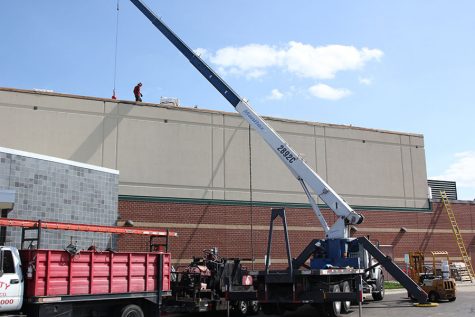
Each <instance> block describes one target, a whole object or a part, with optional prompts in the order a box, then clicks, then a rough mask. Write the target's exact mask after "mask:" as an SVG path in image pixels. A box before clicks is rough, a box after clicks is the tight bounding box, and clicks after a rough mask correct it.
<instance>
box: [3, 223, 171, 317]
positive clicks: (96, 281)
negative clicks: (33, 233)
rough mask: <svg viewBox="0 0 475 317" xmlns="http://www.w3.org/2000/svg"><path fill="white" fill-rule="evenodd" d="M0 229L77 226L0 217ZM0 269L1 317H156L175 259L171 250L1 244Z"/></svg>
mask: <svg viewBox="0 0 475 317" xmlns="http://www.w3.org/2000/svg"><path fill="white" fill-rule="evenodd" d="M1 221H3V222H5V221H7V222H8V224H5V223H2V222H1ZM21 224H22V225H21ZM1 225H9V226H11V225H16V226H23V227H24V228H31V227H34V226H36V227H37V228H40V229H41V228H43V229H44V228H47V229H59V228H57V227H58V226H69V228H70V229H67V228H66V227H61V230H75V229H72V227H77V226H78V225H71V224H61V223H46V222H45V223H38V222H33V221H28V220H21V221H20V220H18V221H17V222H15V220H12V219H8V220H6V219H1V220H0V226H1ZM55 226H56V227H55ZM87 227H88V231H96V230H93V229H100V230H109V229H110V230H113V231H114V233H136V234H146V235H150V236H166V237H168V236H169V235H175V234H174V233H171V232H167V231H163V232H160V231H149V230H143V231H142V232H141V233H138V232H135V231H136V230H140V229H128V228H118V227H106V226H87ZM108 228H109V229H108ZM132 230H135V231H134V232H132ZM81 231H83V230H81ZM117 231H122V232H117ZM126 231H127V232H126ZM96 232H97V231H96ZM99 232H108V231H99ZM139 232H140V231H139ZM23 236H24V234H23ZM40 236H41V235H40V233H39V234H38V237H40ZM36 240H37V239H36ZM151 241H152V240H151ZM22 245H23V242H22ZM164 251H165V250H164ZM0 268H1V271H0V316H29V317H31V316H41V317H45V316H69V317H73V316H74V317H79V316H81V317H82V316H120V317H126V316H127V317H132V316H134V317H142V316H156V315H157V314H159V312H160V309H159V307H160V304H161V301H162V298H163V297H164V296H168V295H170V294H171V291H170V274H171V256H170V253H167V252H113V251H104V252H101V251H97V250H95V249H94V248H93V250H90V251H78V250H76V249H75V248H74V247H73V246H71V247H70V248H66V249H65V250H45V249H41V248H38V249H25V250H18V249H17V248H14V247H8V246H1V247H0Z"/></svg>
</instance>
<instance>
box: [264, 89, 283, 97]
mask: <svg viewBox="0 0 475 317" xmlns="http://www.w3.org/2000/svg"><path fill="white" fill-rule="evenodd" d="M282 98H284V94H283V93H282V92H280V91H279V89H272V91H271V93H270V95H269V96H268V97H267V99H270V100H280V99H282Z"/></svg>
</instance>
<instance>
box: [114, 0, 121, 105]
mask: <svg viewBox="0 0 475 317" xmlns="http://www.w3.org/2000/svg"><path fill="white" fill-rule="evenodd" d="M119 1H120V0H117V17H116V23H115V51H114V89H113V90H112V99H117V97H116V96H115V83H116V78H117V43H118V42H119Z"/></svg>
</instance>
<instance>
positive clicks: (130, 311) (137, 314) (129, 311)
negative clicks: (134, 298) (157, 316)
mask: <svg viewBox="0 0 475 317" xmlns="http://www.w3.org/2000/svg"><path fill="white" fill-rule="evenodd" d="M119 316H120V317H144V314H143V311H142V308H140V306H137V305H133V304H130V305H126V306H124V307H122V309H121V310H120V315H119Z"/></svg>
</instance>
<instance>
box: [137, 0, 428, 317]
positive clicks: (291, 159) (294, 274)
mask: <svg viewBox="0 0 475 317" xmlns="http://www.w3.org/2000/svg"><path fill="white" fill-rule="evenodd" d="M130 1H131V2H132V3H133V4H134V5H135V6H136V7H137V8H138V9H139V10H140V11H141V12H142V13H143V14H144V15H145V16H146V17H147V18H148V19H149V20H150V22H152V24H153V25H154V26H155V27H156V28H157V29H158V30H159V31H160V32H161V33H162V34H163V35H164V36H165V37H166V38H167V39H168V40H169V41H170V42H171V43H172V44H173V45H174V46H175V47H176V48H177V49H178V50H179V51H180V52H181V53H182V54H183V55H184V56H185V57H186V58H187V59H188V60H189V61H190V63H191V64H192V65H193V66H194V67H195V68H196V69H197V70H198V71H199V72H200V73H201V74H202V75H203V77H204V78H206V80H208V81H209V82H210V83H211V84H212V85H213V86H214V87H215V88H216V90H218V92H219V93H220V94H221V95H222V96H223V97H224V98H225V99H226V100H227V101H228V102H229V103H230V104H231V105H232V106H233V107H234V108H235V109H236V111H237V112H238V113H239V114H240V115H241V116H242V117H243V118H244V120H246V122H248V123H249V125H250V126H252V127H253V128H254V129H255V131H256V132H257V133H258V134H259V135H260V136H261V137H262V138H263V139H264V140H265V142H266V143H267V144H268V145H269V146H270V148H271V149H272V150H273V152H274V153H275V154H276V155H277V156H278V157H279V158H280V159H281V160H282V162H283V163H284V164H285V165H286V166H287V168H288V169H289V170H290V172H291V173H292V174H293V175H294V176H295V178H296V179H297V181H298V182H299V183H300V184H301V186H302V188H303V191H304V192H305V194H306V196H307V199H308V201H309V203H310V205H311V207H312V210H313V212H314V213H315V215H316V217H317V219H318V220H319V222H320V224H321V225H322V227H323V230H324V234H325V239H314V240H313V241H311V242H310V243H309V245H308V246H307V247H306V248H305V249H304V250H303V252H302V253H301V254H300V255H299V256H298V257H297V258H295V259H293V258H292V257H291V254H290V246H289V243H288V238H287V234H286V232H287V230H286V220H285V210H283V209H278V210H273V211H272V217H271V219H272V220H271V230H270V232H269V244H268V254H267V259H269V257H270V249H271V247H270V246H271V238H272V224H273V220H274V219H275V218H277V217H279V216H280V217H282V219H283V223H284V230H285V236H286V247H287V256H288V268H287V270H285V271H270V270H269V262H268V260H267V261H266V262H267V263H266V269H265V271H260V272H254V273H253V276H254V286H255V288H256V290H257V291H256V296H257V299H258V300H259V301H260V303H261V304H262V307H263V310H264V312H265V313H275V312H279V311H282V310H285V309H294V308H296V307H297V306H298V305H301V304H305V303H310V304H315V305H318V306H323V307H324V308H325V310H326V311H327V312H328V314H329V315H332V316H336V315H339V314H340V312H341V311H342V310H343V311H345V310H348V309H349V303H350V301H361V298H362V294H361V289H362V282H361V277H362V275H364V274H365V273H367V272H368V271H370V270H373V269H374V267H375V265H378V264H375V265H371V264H366V265H365V264H363V263H362V260H361V258H360V257H350V256H348V254H351V253H353V254H355V253H357V252H358V251H359V250H361V249H362V248H364V249H366V251H367V252H369V253H370V254H371V255H372V256H373V257H374V258H375V259H376V260H377V261H378V262H379V264H380V265H383V266H384V267H385V268H386V269H387V270H388V271H389V273H390V274H391V275H392V276H393V277H394V278H396V279H397V280H398V281H400V282H401V284H402V285H403V286H405V287H406V288H407V289H408V291H409V292H410V293H411V294H412V295H413V296H414V297H415V298H416V299H417V300H418V301H419V303H421V304H424V303H426V302H427V294H426V293H425V292H424V291H423V290H422V289H421V288H420V287H419V286H418V285H417V284H416V283H414V281H412V280H411V279H410V278H409V277H408V276H407V275H406V274H405V273H404V272H402V271H401V270H400V269H399V267H397V266H396V265H395V264H394V263H393V262H392V261H391V259H390V258H388V257H386V256H385V255H384V254H383V253H381V252H380V251H379V250H378V249H377V248H376V247H375V246H374V245H373V244H372V243H371V242H370V241H369V240H368V239H366V238H364V237H360V238H350V237H349V226H350V225H357V224H360V223H362V222H363V220H364V217H363V215H361V214H360V213H357V212H356V211H354V210H353V209H352V208H351V207H350V206H349V205H348V204H347V203H346V202H345V201H344V200H343V198H341V197H340V196H339V195H338V194H337V193H336V192H335V191H334V190H333V189H332V188H331V187H330V186H329V185H328V184H327V183H326V182H325V181H324V180H323V179H322V178H321V177H320V176H319V175H318V174H317V173H316V172H315V171H313V170H312V168H310V166H308V165H307V163H306V162H305V161H304V160H303V158H302V157H301V156H300V155H299V154H298V153H297V152H296V151H295V150H294V149H292V147H290V145H289V144H288V143H287V142H286V141H285V140H284V139H283V138H282V137H281V136H280V135H279V134H278V133H277V132H276V131H274V130H273V129H272V127H270V126H269V125H268V124H267V123H266V122H265V121H264V120H263V119H262V118H261V117H260V116H259V115H258V114H257V113H256V112H255V111H254V110H253V109H252V108H251V106H250V105H249V103H248V102H247V101H246V100H244V99H243V98H241V97H240V96H239V95H238V94H237V93H236V92H235V91H234V90H233V89H232V88H231V87H230V86H229V85H228V84H227V83H226V82H225V81H224V80H223V79H222V78H220V76H218V75H217V74H216V73H215V72H214V71H213V69H211V67H209V66H208V65H207V64H206V63H205V62H204V61H203V60H202V59H201V58H200V57H199V56H198V55H196V54H195V53H194V52H193V50H192V49H190V48H189V47H188V46H187V45H186V44H185V43H184V42H183V41H182V40H181V39H180V38H179V37H178V36H177V35H176V34H175V33H174V32H173V31H172V30H171V29H170V28H169V27H168V26H167V25H166V24H165V23H163V21H161V19H160V18H158V17H157V16H156V15H155V14H154V13H153V12H152V11H151V10H150V9H149V8H148V7H147V6H145V5H144V3H143V2H142V1H141V0H130ZM313 195H317V196H318V197H319V198H320V199H321V200H322V201H323V202H324V203H325V204H326V205H327V206H328V207H329V208H330V209H331V210H332V211H333V212H334V213H335V214H336V215H337V217H338V218H337V220H336V221H335V223H334V224H333V225H332V226H329V225H328V223H327V221H326V220H325V218H324V217H323V215H322V212H321V211H320V208H319V207H318V205H317V202H316V201H315V199H314V197H313ZM309 259H311V260H310V266H309V267H308V266H307V265H306V262H307V261H308V260H309ZM301 268H304V269H301ZM342 302H343V305H342V304H341V303H342Z"/></svg>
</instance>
